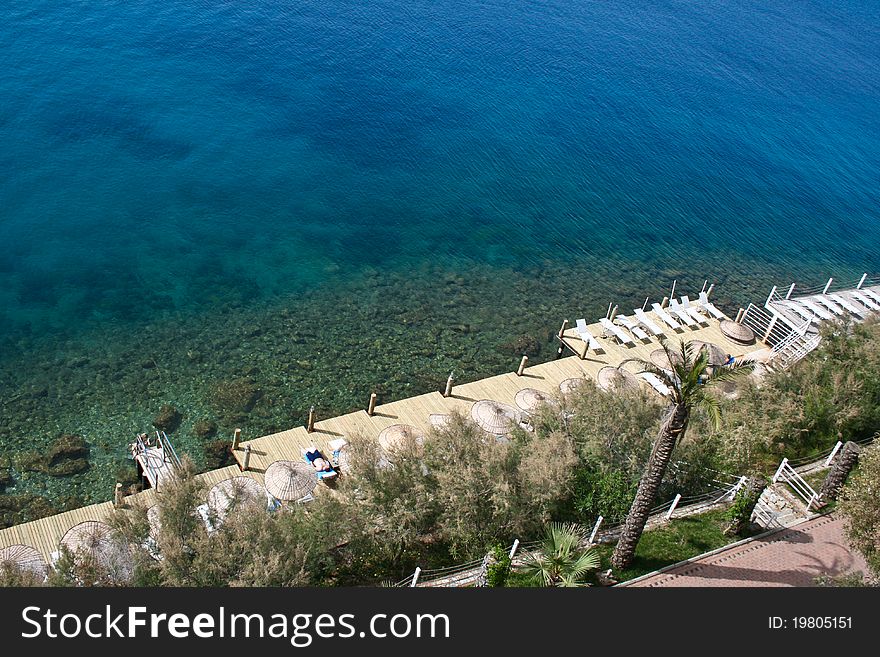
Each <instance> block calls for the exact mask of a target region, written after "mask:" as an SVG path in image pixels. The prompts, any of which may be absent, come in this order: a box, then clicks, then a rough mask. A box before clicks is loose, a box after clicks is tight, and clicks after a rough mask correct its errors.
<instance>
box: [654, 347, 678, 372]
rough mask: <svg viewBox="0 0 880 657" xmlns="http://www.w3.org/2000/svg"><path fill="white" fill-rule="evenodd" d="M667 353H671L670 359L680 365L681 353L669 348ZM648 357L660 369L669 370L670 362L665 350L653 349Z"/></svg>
mask: <svg viewBox="0 0 880 657" xmlns="http://www.w3.org/2000/svg"><path fill="white" fill-rule="evenodd" d="M669 353H671V354H672V360H673V361H675V364H676V365H681V363H682V360H681V354H680V353H679V352H677V351H672V350H670V352H669ZM648 358H650V359H651V362H652V363H654V365H656V366H657V367H659V368H660V369H661V370H671V369H672V364H671V363H670V362H669V358H668V357H667V356H666V351H665V350H663V349H655V350H654V351H652V352H651V353H650V355H649V356H648Z"/></svg>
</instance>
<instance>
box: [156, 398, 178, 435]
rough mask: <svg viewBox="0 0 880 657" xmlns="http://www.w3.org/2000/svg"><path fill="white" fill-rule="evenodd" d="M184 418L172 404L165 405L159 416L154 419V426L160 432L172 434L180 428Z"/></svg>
mask: <svg viewBox="0 0 880 657" xmlns="http://www.w3.org/2000/svg"><path fill="white" fill-rule="evenodd" d="M182 419H183V416H182V415H181V414H180V411H178V410H177V409H176V408H174V407H173V406H172V405H171V404H165V405H164V406H162V408H160V409H159V414H158V415H157V416H156V417H155V418H154V419H153V426H154V427H156V428H157V429H159V430H160V431H167V432H169V433H170V432H172V431H174V430H175V429H176V428H177V427H179V426H180V421H181V420H182Z"/></svg>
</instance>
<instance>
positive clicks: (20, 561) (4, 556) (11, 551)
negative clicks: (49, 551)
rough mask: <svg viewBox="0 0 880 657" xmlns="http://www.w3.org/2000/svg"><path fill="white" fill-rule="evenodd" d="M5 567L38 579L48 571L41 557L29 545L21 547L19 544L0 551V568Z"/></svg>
mask: <svg viewBox="0 0 880 657" xmlns="http://www.w3.org/2000/svg"><path fill="white" fill-rule="evenodd" d="M5 566H12V567H13V568H17V569H19V570H21V571H25V572H29V573H33V574H34V575H37V576H38V577H45V576H46V573H47V572H48V571H49V567H48V565H47V564H46V560H45V559H43V555H42V554H40V553H39V552H38V551H37V550H36V549H35V548H32V547H31V546H30V545H22V544H21V543H17V544H15V545H10V546H9V547H5V548H3V549H2V550H0V568H3V567H5Z"/></svg>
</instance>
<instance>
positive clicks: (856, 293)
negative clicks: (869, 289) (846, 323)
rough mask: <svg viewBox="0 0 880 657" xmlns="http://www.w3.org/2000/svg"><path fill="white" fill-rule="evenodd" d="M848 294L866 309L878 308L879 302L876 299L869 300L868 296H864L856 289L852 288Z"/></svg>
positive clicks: (879, 307) (879, 306)
mask: <svg viewBox="0 0 880 657" xmlns="http://www.w3.org/2000/svg"><path fill="white" fill-rule="evenodd" d="M849 294H850V296H851V297H852V298H853V299H855V300H856V301H858V302H859V303H860V304H862V305H863V306H864V307H865V308H867V309H868V310H880V304H878V303H877V302H876V301H871V300H870V299H869V298H868V297H866V296H865V295H864V294H862V293H861V292H859V291H858V290H853V291H851V292H850V293H849Z"/></svg>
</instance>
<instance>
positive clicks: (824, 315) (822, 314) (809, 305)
mask: <svg viewBox="0 0 880 657" xmlns="http://www.w3.org/2000/svg"><path fill="white" fill-rule="evenodd" d="M797 302H798V303H799V304H801V305H802V306H803V307H804V308H806V309H807V310H809V311H810V312H811V313H813V314H814V315H816V316H817V317H819V318H820V319H834V315H832V314H831V313H829V312H828V311H827V310H825V309H824V308H820V307H819V306H818V305H816V304H815V303H813V302H812V301H810V300H809V299H798V300H797Z"/></svg>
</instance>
